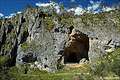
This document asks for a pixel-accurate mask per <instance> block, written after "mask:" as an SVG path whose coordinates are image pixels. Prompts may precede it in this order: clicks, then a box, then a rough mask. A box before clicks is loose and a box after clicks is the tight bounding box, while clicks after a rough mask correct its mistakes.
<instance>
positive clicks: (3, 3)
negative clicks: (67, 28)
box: [0, 0, 120, 16]
mask: <svg viewBox="0 0 120 80" xmlns="http://www.w3.org/2000/svg"><path fill="white" fill-rule="evenodd" d="M49 1H50V0H0V13H2V14H4V15H5V16H8V15H10V14H11V13H15V12H18V11H22V10H23V9H24V8H25V7H26V5H27V4H30V5H32V6H35V3H38V2H40V3H47V2H49ZM54 1H56V2H57V3H59V4H64V6H65V7H66V8H71V7H77V6H80V5H81V6H82V7H87V6H88V5H90V0H54ZM92 1H94V2H99V1H101V2H103V3H105V4H106V5H107V6H112V5H115V4H117V3H119V2H120V0H92Z"/></svg>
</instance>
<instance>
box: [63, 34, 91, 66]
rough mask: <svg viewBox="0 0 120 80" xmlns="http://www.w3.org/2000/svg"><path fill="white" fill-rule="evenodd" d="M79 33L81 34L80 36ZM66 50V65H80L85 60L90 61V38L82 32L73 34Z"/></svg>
mask: <svg viewBox="0 0 120 80" xmlns="http://www.w3.org/2000/svg"><path fill="white" fill-rule="evenodd" d="M78 33H79V34H78ZM66 45H67V46H66V47H65V49H64V63H65V64H67V63H79V62H80V60H82V59H83V58H85V59H86V60H88V61H89V57H88V51H89V37H88V36H87V35H86V34H84V33H80V32H74V33H73V32H72V33H71V34H70V40H69V41H68V42H67V44H66Z"/></svg>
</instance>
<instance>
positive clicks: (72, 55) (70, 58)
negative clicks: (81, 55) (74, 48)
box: [66, 53, 79, 63]
mask: <svg viewBox="0 0 120 80" xmlns="http://www.w3.org/2000/svg"><path fill="white" fill-rule="evenodd" d="M66 62H68V63H79V60H78V58H77V55H76V54H75V53H70V55H69V56H68V57H67V61H66Z"/></svg>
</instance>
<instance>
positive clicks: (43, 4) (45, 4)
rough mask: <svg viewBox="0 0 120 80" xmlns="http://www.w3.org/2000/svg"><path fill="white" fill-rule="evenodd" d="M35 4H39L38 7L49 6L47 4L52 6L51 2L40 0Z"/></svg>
mask: <svg viewBox="0 0 120 80" xmlns="http://www.w3.org/2000/svg"><path fill="white" fill-rule="evenodd" d="M35 5H36V6H38V7H47V6H50V5H51V3H41V2H38V3H36V4H35Z"/></svg>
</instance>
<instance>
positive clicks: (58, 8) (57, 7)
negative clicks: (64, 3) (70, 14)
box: [55, 5, 60, 13]
mask: <svg viewBox="0 0 120 80" xmlns="http://www.w3.org/2000/svg"><path fill="white" fill-rule="evenodd" d="M55 9H56V13H60V6H58V5H57V6H55Z"/></svg>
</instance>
